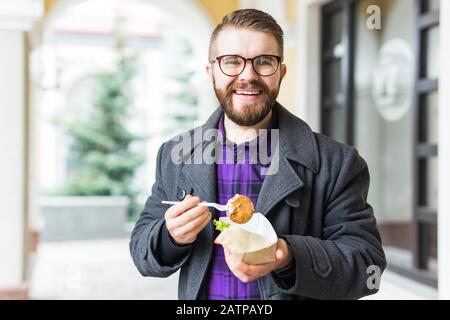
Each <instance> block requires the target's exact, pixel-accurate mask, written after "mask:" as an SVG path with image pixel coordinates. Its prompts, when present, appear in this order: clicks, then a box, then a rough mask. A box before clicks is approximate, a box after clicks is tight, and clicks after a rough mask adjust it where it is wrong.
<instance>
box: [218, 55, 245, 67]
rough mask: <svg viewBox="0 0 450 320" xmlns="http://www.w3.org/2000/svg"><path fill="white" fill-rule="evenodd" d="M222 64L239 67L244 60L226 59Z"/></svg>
mask: <svg viewBox="0 0 450 320" xmlns="http://www.w3.org/2000/svg"><path fill="white" fill-rule="evenodd" d="M222 63H223V64H225V65H228V66H238V65H240V64H241V63H242V60H241V59H240V58H239V57H225V58H223V59H222Z"/></svg>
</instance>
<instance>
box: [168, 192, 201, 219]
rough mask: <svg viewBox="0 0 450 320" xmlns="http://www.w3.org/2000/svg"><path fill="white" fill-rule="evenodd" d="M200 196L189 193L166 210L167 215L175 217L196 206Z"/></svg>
mask: <svg viewBox="0 0 450 320" xmlns="http://www.w3.org/2000/svg"><path fill="white" fill-rule="evenodd" d="M199 202H200V198H199V197H193V196H191V195H187V196H186V198H185V199H184V200H183V201H182V202H180V203H177V204H174V205H173V206H171V207H170V208H169V209H167V211H166V217H167V218H175V217H177V216H179V215H180V214H182V213H184V212H186V211H188V210H189V209H191V208H193V207H195V206H196V205H197V204H199Z"/></svg>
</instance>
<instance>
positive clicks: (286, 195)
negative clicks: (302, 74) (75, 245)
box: [130, 103, 386, 300]
mask: <svg viewBox="0 0 450 320" xmlns="http://www.w3.org/2000/svg"><path fill="white" fill-rule="evenodd" d="M273 110H274V112H276V113H277V117H278V126H279V168H278V172H277V173H276V174H273V175H268V176H266V178H265V180H264V183H263V186H262V189H261V192H260V195H259V199H258V202H257V203H256V211H257V212H261V213H262V214H264V215H265V216H266V217H267V218H268V219H269V220H270V222H271V223H272V225H273V227H274V229H275V230H276V232H277V234H278V235H279V236H282V237H283V238H284V239H285V240H286V241H287V242H288V244H289V246H290V248H291V249H292V252H293V256H294V260H293V264H292V268H295V270H293V274H295V276H294V277H293V279H291V281H287V282H286V281H282V280H280V278H279V277H278V276H277V274H276V273H274V272H272V273H270V274H268V275H266V276H264V277H262V278H260V279H258V285H259V289H260V294H261V298H262V299H287V300H294V299H358V298H361V297H363V296H365V295H369V294H373V293H376V292H377V289H376V288H373V287H374V286H373V285H370V283H372V284H373V283H374V281H373V277H372V278H370V277H371V276H373V275H374V273H372V271H373V270H375V269H376V270H379V271H380V272H383V270H384V269H385V267H386V259H385V255H384V252H383V249H382V246H381V239H380V235H379V232H378V230H377V226H376V219H375V216H374V213H373V209H372V207H371V206H370V205H369V204H368V203H367V201H366V199H367V193H368V190H369V180H370V178H369V171H368V168H367V165H366V162H365V161H364V159H363V158H362V157H361V156H360V155H359V154H358V151H357V150H356V149H355V148H354V147H351V146H348V145H344V144H341V143H338V142H336V141H334V140H332V139H330V138H328V137H326V136H323V135H321V134H318V133H315V132H313V131H312V130H311V128H310V127H309V126H308V125H307V124H306V123H305V122H304V121H302V120H301V119H299V118H297V117H296V116H294V115H293V114H291V113H290V112H289V111H287V110H286V109H285V108H283V107H282V106H281V105H280V104H278V103H276V105H275V106H274V109H273ZM222 114H223V111H222V109H221V108H220V107H219V108H218V109H217V110H216V111H215V112H214V113H213V114H212V115H211V116H210V118H209V119H208V120H207V121H206V123H205V124H204V125H203V126H201V127H199V128H197V129H193V130H191V131H189V133H188V134H189V135H191V136H192V135H194V131H195V130H199V129H202V130H206V129H210V128H217V125H218V122H219V119H220V117H221V116H222ZM177 141H178V140H177V139H176V138H175V139H172V140H170V141H167V142H165V143H164V144H163V145H162V146H161V147H160V149H159V152H158V156H157V169H156V179H155V180H156V181H155V183H154V185H153V187H152V193H151V195H150V197H149V198H148V200H147V202H146V204H145V208H144V210H143V212H142V214H141V216H140V218H139V220H138V221H137V223H136V225H135V227H134V230H133V232H132V235H131V241H130V252H131V256H132V258H133V261H134V263H135V265H136V267H137V269H138V270H139V272H140V273H141V274H142V275H144V276H152V277H167V276H169V275H171V274H173V273H174V272H176V271H177V270H179V269H181V271H180V279H179V288H178V295H179V298H180V299H203V298H205V292H204V283H203V281H204V278H205V275H206V272H207V269H208V265H209V262H210V261H211V258H212V251H213V236H214V229H213V225H212V222H211V223H209V225H207V226H206V227H205V228H204V229H203V230H202V231H201V232H200V234H199V235H198V237H197V240H196V241H195V242H194V243H193V244H192V245H191V246H190V248H189V249H188V250H187V251H186V253H185V254H183V256H182V257H181V258H180V259H179V260H178V261H176V262H174V263H171V264H169V265H166V264H164V262H163V261H162V259H161V255H160V254H159V251H158V250H160V248H161V241H163V240H162V239H164V237H161V232H162V230H163V228H165V222H164V213H165V211H166V210H167V208H168V207H167V205H162V204H161V200H176V199H177V193H179V191H180V190H192V191H193V194H194V195H196V196H199V197H200V199H201V200H206V201H215V199H216V165H215V164H207V163H202V164H193V163H187V161H183V163H174V161H172V158H171V157H172V156H173V154H172V149H173V148H174V146H175V145H176V144H177ZM210 143H214V141H211V140H204V141H200V142H198V143H197V144H196V145H195V144H193V147H192V148H191V149H189V150H188V151H187V152H184V153H183V152H181V153H180V155H179V156H180V160H181V159H184V160H186V159H187V158H189V157H191V156H194V157H195V156H196V153H198V152H205V151H204V150H205V149H207V148H206V146H207V145H208V144H210ZM202 146H203V147H204V148H202ZM202 150H203V151H202ZM374 268H375V269H374ZM378 274H380V273H378ZM376 275H377V274H375V276H376ZM375 282H376V281H375Z"/></svg>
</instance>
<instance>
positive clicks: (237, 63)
mask: <svg viewBox="0 0 450 320" xmlns="http://www.w3.org/2000/svg"><path fill="white" fill-rule="evenodd" d="M244 64H245V60H244V59H242V58H241V57H239V56H225V57H223V58H222V59H221V60H220V68H221V69H222V71H223V73H225V74H227V75H230V76H234V75H238V74H239V73H241V71H242V69H243V68H244Z"/></svg>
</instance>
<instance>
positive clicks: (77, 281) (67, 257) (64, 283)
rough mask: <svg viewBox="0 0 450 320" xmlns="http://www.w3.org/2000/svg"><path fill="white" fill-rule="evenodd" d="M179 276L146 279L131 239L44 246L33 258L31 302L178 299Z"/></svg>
mask: <svg viewBox="0 0 450 320" xmlns="http://www.w3.org/2000/svg"><path fill="white" fill-rule="evenodd" d="M177 285H178V273H177V274H174V275H172V276H170V277H169V278H165V279H159V278H148V277H143V276H141V274H140V273H139V272H138V270H137V269H136V267H135V266H134V264H133V262H132V260H131V256H130V253H129V250H128V239H117V240H88V241H73V242H57V243H52V242H43V243H41V244H40V245H39V249H38V255H37V256H36V257H35V258H34V271H33V274H32V281H31V292H30V298H31V299H93V300H95V299H164V300H165V299H177Z"/></svg>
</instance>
